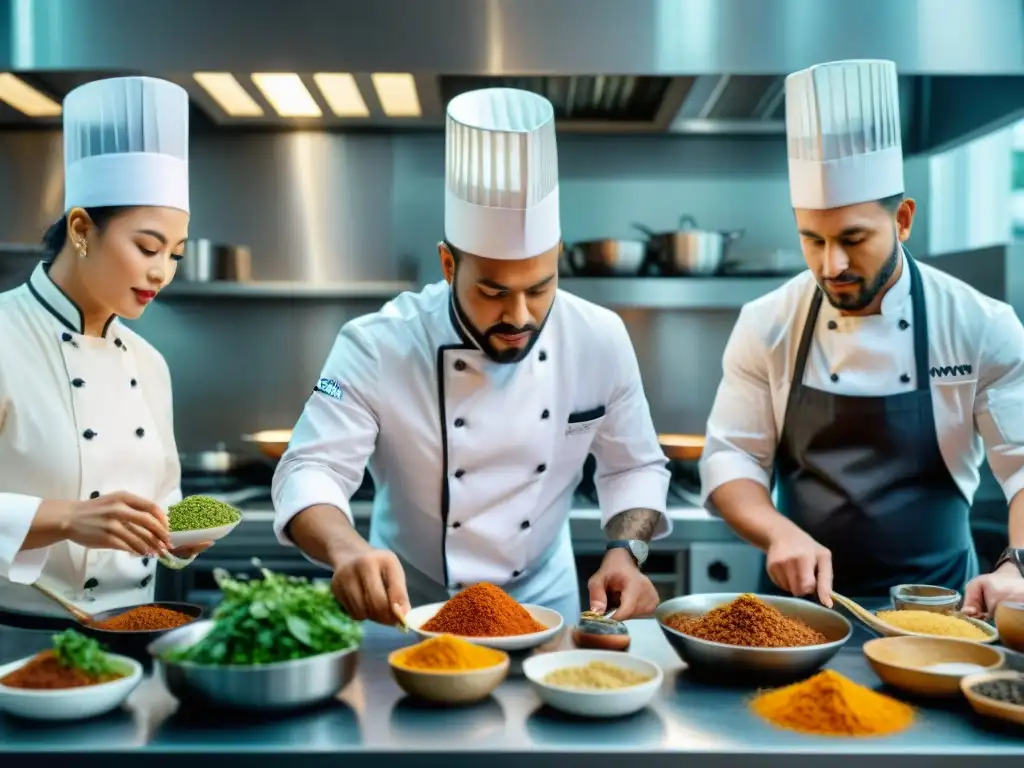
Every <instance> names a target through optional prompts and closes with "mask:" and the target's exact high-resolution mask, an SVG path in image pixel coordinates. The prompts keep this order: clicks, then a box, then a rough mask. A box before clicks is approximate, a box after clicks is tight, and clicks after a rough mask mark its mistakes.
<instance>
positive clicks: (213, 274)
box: [179, 238, 252, 283]
mask: <svg viewBox="0 0 1024 768" xmlns="http://www.w3.org/2000/svg"><path fill="white" fill-rule="evenodd" d="M179 270H180V271H179V276H180V277H181V279H182V280H187V281H188V282H190V283H209V282H213V281H214V280H227V281H232V282H244V281H246V280H250V279H251V278H252V254H251V253H250V251H249V249H248V248H246V247H245V246H244V245H223V244H219V243H214V242H212V241H210V240H206V239H204V238H200V239H198V240H189V241H188V242H187V243H185V258H184V259H182V260H181V264H180V266H179Z"/></svg>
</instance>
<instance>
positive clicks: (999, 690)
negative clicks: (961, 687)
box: [971, 679, 1024, 706]
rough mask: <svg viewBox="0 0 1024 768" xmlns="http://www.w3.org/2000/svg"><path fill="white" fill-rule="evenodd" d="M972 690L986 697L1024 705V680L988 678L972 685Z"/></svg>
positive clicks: (1005, 702)
mask: <svg viewBox="0 0 1024 768" xmlns="http://www.w3.org/2000/svg"><path fill="white" fill-rule="evenodd" d="M971 691H972V692H973V693H976V694H978V695H979V696H984V697H985V698H986V699H993V700H994V701H1001V702H1003V703H1004V704H1017V705H1019V706H1024V682H1021V681H1020V680H1009V679H1008V680H988V681H987V682H984V683H978V684H977V685H972V686H971Z"/></svg>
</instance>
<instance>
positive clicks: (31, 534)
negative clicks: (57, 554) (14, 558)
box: [21, 500, 70, 552]
mask: <svg viewBox="0 0 1024 768" xmlns="http://www.w3.org/2000/svg"><path fill="white" fill-rule="evenodd" d="M69 525H70V519H69V515H68V504H67V502H63V501H49V500H47V501H44V502H43V503H42V504H40V505H39V510H38V511H37V512H36V515H35V517H34V518H33V519H32V526H31V527H30V528H29V529H28V535H26V536H25V541H24V542H23V543H22V545H21V551H22V552H25V551H27V550H30V549H44V548H45V547H49V546H51V545H53V544H56V543H57V542H60V541H64V540H66V539H67V537H68V527H69Z"/></svg>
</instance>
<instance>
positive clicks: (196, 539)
mask: <svg viewBox="0 0 1024 768" xmlns="http://www.w3.org/2000/svg"><path fill="white" fill-rule="evenodd" d="M240 522H242V519H241V518H239V519H238V520H236V521H235V522H233V523H228V524H227V525H218V526H217V527H216V528H200V529H199V530H196V531H178V532H176V533H172V534H171V548H172V549H180V548H181V547H194V546H195V545H196V544H205V543H206V542H208V541H217V539H223V538H224V537H225V536H227V535H228V534H229V533H231V532H232V531H233V530H235V528H236V527H237V526H238V524H239V523H240Z"/></svg>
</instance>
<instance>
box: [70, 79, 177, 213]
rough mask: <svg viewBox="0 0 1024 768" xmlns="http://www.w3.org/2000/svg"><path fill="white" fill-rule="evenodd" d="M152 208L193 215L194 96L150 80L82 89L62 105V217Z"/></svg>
mask: <svg viewBox="0 0 1024 768" xmlns="http://www.w3.org/2000/svg"><path fill="white" fill-rule="evenodd" d="M116 205H153V206H162V207H167V208H178V209H181V210H183V211H186V212H188V210H189V207H188V94H187V93H186V92H185V89H184V88H182V87H181V86H178V85H175V84H174V83H169V82H167V81H166V80H158V79H155V78H152V77H116V78H111V79H108V80H96V81H94V82H91V83H87V84H85V85H82V86H79V87H78V88H75V89H74V90H73V91H71V93H69V94H68V95H67V96H66V97H65V99H64V210H65V211H68V210H70V209H71V208H74V207H83V208H87V207H89V206H116Z"/></svg>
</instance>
